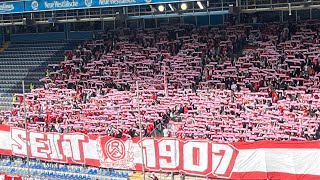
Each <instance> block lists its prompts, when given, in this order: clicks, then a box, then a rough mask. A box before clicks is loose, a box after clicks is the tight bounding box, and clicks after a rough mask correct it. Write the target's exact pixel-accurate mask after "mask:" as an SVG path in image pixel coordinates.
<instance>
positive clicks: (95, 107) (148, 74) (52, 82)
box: [0, 22, 320, 142]
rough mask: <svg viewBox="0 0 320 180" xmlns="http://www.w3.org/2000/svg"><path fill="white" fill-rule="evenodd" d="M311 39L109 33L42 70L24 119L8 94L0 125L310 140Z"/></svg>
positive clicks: (276, 34) (217, 32)
mask: <svg viewBox="0 0 320 180" xmlns="http://www.w3.org/2000/svg"><path fill="white" fill-rule="evenodd" d="M319 33H320V32H319V27H318V25H317V23H314V22H304V23H300V24H291V23H289V24H268V25H262V26H259V27H258V28H254V27H252V26H250V25H232V26H231V25H223V26H216V27H194V26H192V25H179V26H178V25H176V26H162V27H160V28H157V29H135V30H132V29H118V30H115V31H108V32H105V33H102V34H99V35H97V37H96V39H93V40H88V41H86V42H85V43H84V44H82V45H79V47H78V48H77V49H76V50H74V51H68V52H66V54H65V55H66V56H65V59H64V61H63V62H61V63H60V64H57V65H54V64H52V65H49V67H48V69H47V71H46V77H45V78H43V79H41V81H43V82H44V87H43V88H36V89H33V90H32V92H31V93H28V94H27V95H26V112H25V110H24V106H23V100H24V99H23V96H22V95H21V94H17V95H16V97H17V101H16V102H14V103H13V104H14V108H13V109H12V110H10V111H2V112H1V117H0V123H2V124H8V125H12V126H16V127H24V121H23V120H24V119H23V117H24V115H26V117H27V121H28V124H27V126H28V128H29V129H32V130H37V131H43V132H60V133H69V132H82V133H87V134H99V135H109V136H113V137H119V138H131V137H135V136H138V135H139V133H140V128H139V119H141V121H142V133H143V135H144V136H166V137H168V136H170V137H179V138H192V139H197V138H205V139H211V140H216V141H221V142H234V141H256V140H263V139H267V140H306V139H308V140H313V139H319V138H320V126H319V114H320V104H319V98H320V91H319V76H320V74H319V72H320V66H319V52H320V42H319V39H320V34H319ZM239 55H240V56H239ZM136 82H138V84H136ZM136 85H138V88H139V91H137V86H136Z"/></svg>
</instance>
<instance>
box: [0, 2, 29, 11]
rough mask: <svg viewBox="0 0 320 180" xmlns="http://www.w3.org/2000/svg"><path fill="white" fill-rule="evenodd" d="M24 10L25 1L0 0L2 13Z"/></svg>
mask: <svg viewBox="0 0 320 180" xmlns="http://www.w3.org/2000/svg"><path fill="white" fill-rule="evenodd" d="M23 11H24V2H23V1H13V2H0V14H9V13H21V12H23Z"/></svg>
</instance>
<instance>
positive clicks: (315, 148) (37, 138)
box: [0, 125, 320, 180]
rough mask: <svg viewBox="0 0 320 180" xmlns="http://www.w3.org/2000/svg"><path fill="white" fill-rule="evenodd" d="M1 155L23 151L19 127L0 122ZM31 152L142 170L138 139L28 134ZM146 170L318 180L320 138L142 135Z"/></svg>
mask: <svg viewBox="0 0 320 180" xmlns="http://www.w3.org/2000/svg"><path fill="white" fill-rule="evenodd" d="M0 137H1V142H0V154H4V155H16V156H25V155H26V152H27V150H26V143H25V139H26V133H25V131H24V130H23V129H18V128H10V127H9V126H4V125H0ZM28 137H29V140H30V144H29V146H28V148H29V156H30V157H33V158H37V159H42V160H44V161H51V162H60V163H73V164H87V165H91V166H100V167H105V168H111V167H112V168H115V169H132V170H141V168H142V158H141V148H140V139H139V138H133V139H116V138H111V137H108V136H103V137H98V136H94V135H86V134H80V133H72V134H57V133H42V132H28ZM143 152H144V159H145V163H144V164H145V169H146V170H147V171H160V172H180V173H183V174H188V175H197V176H207V177H212V178H231V179H288V180H293V179H308V180H309V179H320V158H319V157H320V141H303V142H296V141H292V142H288V141H279V142H276V141H260V142H254V143H231V144H220V143H216V142H213V141H208V140H191V139H190V140H189V139H174V138H144V139H143Z"/></svg>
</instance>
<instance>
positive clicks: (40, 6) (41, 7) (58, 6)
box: [25, 0, 183, 12]
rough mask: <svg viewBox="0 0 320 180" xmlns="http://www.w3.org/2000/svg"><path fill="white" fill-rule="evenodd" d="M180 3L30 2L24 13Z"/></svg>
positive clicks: (140, 0)
mask: <svg viewBox="0 0 320 180" xmlns="http://www.w3.org/2000/svg"><path fill="white" fill-rule="evenodd" d="M181 1H183V0H30V1H26V2H25V11H27V12H29V11H52V10H65V9H85V8H102V7H115V6H129V5H144V4H153V3H154V4H157V3H170V2H181Z"/></svg>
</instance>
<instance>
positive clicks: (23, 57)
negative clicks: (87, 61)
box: [0, 41, 80, 109]
mask: <svg viewBox="0 0 320 180" xmlns="http://www.w3.org/2000/svg"><path fill="white" fill-rule="evenodd" d="M79 43H80V41H47V42H13V43H10V45H9V47H8V48H6V49H5V50H4V51H3V52H0V109H10V108H11V107H12V97H13V95H14V94H17V93H22V80H24V81H25V89H26V92H30V89H29V84H30V83H33V84H34V85H35V87H40V86H42V85H43V84H42V83H41V82H40V81H39V80H40V79H41V78H43V77H45V69H46V67H47V65H48V64H57V63H60V62H61V61H63V60H64V52H65V50H73V49H75V47H76V46H77V45H78V44H79Z"/></svg>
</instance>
